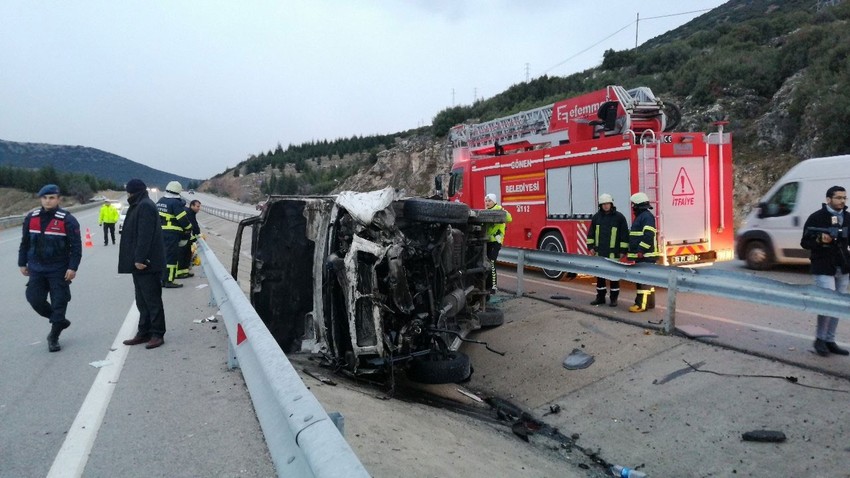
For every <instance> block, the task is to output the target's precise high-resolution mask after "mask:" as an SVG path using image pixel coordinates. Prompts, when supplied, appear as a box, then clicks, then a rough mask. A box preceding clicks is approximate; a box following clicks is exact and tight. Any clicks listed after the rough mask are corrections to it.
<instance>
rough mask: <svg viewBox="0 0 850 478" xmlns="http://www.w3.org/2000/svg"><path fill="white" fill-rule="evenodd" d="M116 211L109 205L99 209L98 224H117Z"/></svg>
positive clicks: (117, 214)
mask: <svg viewBox="0 0 850 478" xmlns="http://www.w3.org/2000/svg"><path fill="white" fill-rule="evenodd" d="M118 217H119V213H118V209H115V208H114V207H112V205H111V204H104V205H103V207H101V208H100V215H99V216H98V217H97V222H98V224H104V223H105V224H115V223H116V222H118Z"/></svg>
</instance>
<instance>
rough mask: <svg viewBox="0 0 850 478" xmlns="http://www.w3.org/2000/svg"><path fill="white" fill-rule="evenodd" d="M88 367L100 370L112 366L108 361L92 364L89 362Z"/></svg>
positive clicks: (98, 361) (97, 361) (96, 361)
mask: <svg viewBox="0 0 850 478" xmlns="http://www.w3.org/2000/svg"><path fill="white" fill-rule="evenodd" d="M89 365H91V366H92V367H94V368H101V367H105V366H107V365H112V362H110V361H109V360H95V361H94V362H89Z"/></svg>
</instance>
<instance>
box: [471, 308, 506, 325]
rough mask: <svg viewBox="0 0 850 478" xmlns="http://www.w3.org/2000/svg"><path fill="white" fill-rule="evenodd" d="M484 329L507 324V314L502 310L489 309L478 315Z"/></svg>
mask: <svg viewBox="0 0 850 478" xmlns="http://www.w3.org/2000/svg"><path fill="white" fill-rule="evenodd" d="M476 315H477V316H478V322H480V323H481V327H482V328H490V327H498V326H500V325H502V324H504V323H505V312H504V311H502V310H501V309H487V310H482V311H480V312H478V313H476Z"/></svg>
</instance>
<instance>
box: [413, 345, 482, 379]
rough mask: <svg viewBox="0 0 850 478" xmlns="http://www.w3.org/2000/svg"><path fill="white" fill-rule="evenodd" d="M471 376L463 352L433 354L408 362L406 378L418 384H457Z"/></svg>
mask: <svg viewBox="0 0 850 478" xmlns="http://www.w3.org/2000/svg"><path fill="white" fill-rule="evenodd" d="M470 375H472V367H471V366H470V363H469V357H468V356H467V355H466V354H464V353H463V352H445V353H443V352H433V353H430V354H428V355H426V356H424V357H419V358H416V359H414V360H412V361H411V362H410V368H409V369H408V370H407V378H409V379H410V380H413V381H414V382H419V383H432V384H438V383H458V382H461V381H463V380H466V379H467V378H469V376H470Z"/></svg>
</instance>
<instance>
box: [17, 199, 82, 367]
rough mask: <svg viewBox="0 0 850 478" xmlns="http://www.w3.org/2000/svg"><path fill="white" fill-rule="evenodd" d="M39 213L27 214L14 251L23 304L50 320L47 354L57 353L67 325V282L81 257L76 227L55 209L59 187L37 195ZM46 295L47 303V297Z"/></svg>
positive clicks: (77, 226) (71, 278) (69, 299)
mask: <svg viewBox="0 0 850 478" xmlns="http://www.w3.org/2000/svg"><path fill="white" fill-rule="evenodd" d="M38 197H39V199H40V200H41V209H38V210H36V211H33V212H31V213H29V214H27V216H26V218H25V219H24V225H23V237H22V238H21V246H20V248H19V249H18V267H20V268H21V274H23V275H24V276H26V277H29V280H28V281H27V292H26V296H27V301H28V302H29V303H30V305H31V306H32V308H33V310H35V311H36V312H37V313H38V315H40V316H42V317H45V318H47V319H49V320H50V333H49V334H48V335H47V350H49V351H50V352H58V351H60V350H62V347H60V346H59V334H61V333H62V331H63V330H65V329H67V328H68V327H69V326H70V325H71V321H70V320H68V319H66V318H65V310H66V309H67V308H68V302H70V301H71V281H72V280H74V278H75V277H77V268H79V267H80V260H82V257H83V245H82V241H81V240H80V223H79V222H77V219H75V218H74V216H72V215H71V213H69V212H68V211H66V210H64V209H62V208H60V207H59V186H57V185H55V184H47V185H45V186H44V187H43V188H41V190H40V191H39V192H38ZM48 294H49V295H50V302H47V296H48Z"/></svg>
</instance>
